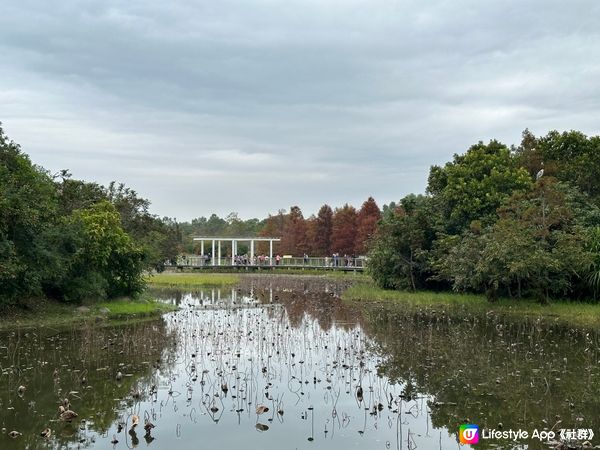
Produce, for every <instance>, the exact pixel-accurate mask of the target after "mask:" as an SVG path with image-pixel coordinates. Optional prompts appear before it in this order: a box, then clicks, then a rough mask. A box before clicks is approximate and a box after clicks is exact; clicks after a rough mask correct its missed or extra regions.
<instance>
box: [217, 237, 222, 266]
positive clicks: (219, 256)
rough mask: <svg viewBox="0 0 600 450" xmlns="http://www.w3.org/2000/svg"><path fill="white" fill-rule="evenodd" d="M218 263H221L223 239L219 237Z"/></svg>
mask: <svg viewBox="0 0 600 450" xmlns="http://www.w3.org/2000/svg"><path fill="white" fill-rule="evenodd" d="M218 265H219V266H220V265H221V240H220V239H219V262H218Z"/></svg>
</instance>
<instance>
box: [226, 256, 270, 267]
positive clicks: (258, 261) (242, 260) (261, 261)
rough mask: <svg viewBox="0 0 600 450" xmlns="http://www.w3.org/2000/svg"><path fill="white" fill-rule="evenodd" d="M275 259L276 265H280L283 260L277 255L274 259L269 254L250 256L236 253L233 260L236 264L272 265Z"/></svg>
mask: <svg viewBox="0 0 600 450" xmlns="http://www.w3.org/2000/svg"><path fill="white" fill-rule="evenodd" d="M273 261H275V264H276V265H279V262H280V261H281V256H279V255H276V256H274V257H273V259H272V260H271V257H270V256H268V255H258V256H256V255H254V256H249V255H247V254H246V255H235V256H234V257H233V262H234V265H236V266H248V265H250V266H270V265H272V264H273Z"/></svg>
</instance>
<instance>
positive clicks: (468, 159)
mask: <svg viewBox="0 0 600 450" xmlns="http://www.w3.org/2000/svg"><path fill="white" fill-rule="evenodd" d="M530 185H531V177H530V176H529V174H528V173H527V171H526V170H525V169H523V168H520V167H517V164H516V161H515V159H514V158H513V157H512V155H511V152H510V150H509V149H508V148H507V147H506V146H505V145H503V144H501V143H499V142H498V141H494V140H492V141H490V143H489V144H487V145H486V144H484V143H483V142H479V143H478V144H476V145H473V146H471V148H469V150H468V151H467V152H466V153H465V154H464V155H454V160H453V161H452V162H449V163H447V164H446V165H445V166H444V167H443V168H441V167H437V166H433V167H432V168H431V171H430V175H429V185H428V192H429V193H430V194H432V195H433V196H439V197H440V199H441V201H442V202H441V205H442V211H443V213H444V214H445V215H446V221H447V223H446V228H447V230H448V231H449V232H450V233H451V234H454V233H460V232H461V231H463V230H466V229H468V227H469V225H470V223H471V222H472V221H473V220H480V221H482V222H483V223H485V224H489V223H493V222H494V221H495V219H496V217H497V216H496V210H497V208H498V207H499V206H500V205H501V204H502V202H503V201H504V200H506V199H507V198H508V197H509V196H510V195H511V194H512V193H513V192H515V191H522V190H525V189H527V188H528V187H529V186H530Z"/></svg>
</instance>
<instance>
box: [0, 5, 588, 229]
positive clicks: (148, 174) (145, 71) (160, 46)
mask: <svg viewBox="0 0 600 450" xmlns="http://www.w3.org/2000/svg"><path fill="white" fill-rule="evenodd" d="M0 55H1V56H2V58H1V60H0V121H2V122H3V128H4V130H5V132H6V133H7V134H8V135H9V136H10V137H11V138H12V139H14V140H15V141H17V142H19V143H20V144H21V145H22V147H23V149H24V151H25V152H27V153H29V154H30V155H31V157H32V159H33V161H34V162H36V163H38V164H41V165H43V166H44V167H46V168H47V169H49V170H51V171H58V170H59V169H62V168H68V169H70V170H71V172H72V173H73V174H74V176H75V177H76V178H82V179H86V180H94V181H98V182H101V183H108V182H109V181H110V180H118V181H124V182H125V183H126V184H127V185H129V186H130V187H132V188H134V189H135V190H137V191H138V192H139V193H140V194H141V195H142V196H144V197H147V198H149V199H150V200H151V201H152V204H153V206H152V210H153V212H155V213H156V214H159V215H168V216H172V217H173V216H174V217H177V218H178V219H181V220H187V219H191V218H193V217H197V216H200V215H209V214H210V213H212V212H215V213H217V214H220V215H226V214H227V213H229V212H231V211H237V212H238V213H239V214H240V216H241V217H243V218H248V217H255V216H257V217H264V216H266V215H267V214H268V213H270V212H271V213H275V212H276V211H277V210H278V209H279V208H288V207H289V206H290V205H296V204H297V205H299V206H300V207H301V208H302V209H303V211H304V213H305V215H306V216H308V215H310V214H311V213H313V212H316V210H317V209H318V207H319V206H320V205H321V204H323V203H325V202H327V203H329V204H331V205H333V206H340V205H342V204H343V203H346V202H349V203H351V204H354V205H357V206H358V205H360V203H362V201H363V200H364V199H365V198H366V197H368V196H369V195H373V196H374V197H375V198H376V200H378V202H379V203H380V204H382V203H387V202H389V201H392V200H397V199H399V198H400V197H401V196H403V195H405V194H407V193H410V192H423V190H424V187H425V184H426V180H427V173H428V170H429V166H430V165H431V164H441V163H443V162H445V161H447V160H448V159H450V158H451V157H452V154H453V153H457V152H458V153H460V152H463V151H464V150H465V149H466V148H467V147H468V146H469V145H471V144H473V143H475V142H477V141H478V140H484V141H487V140H489V139H490V138H498V139H500V140H502V141H503V142H505V143H507V144H511V143H518V142H519V138H520V133H521V131H522V130H523V129H524V128H526V127H528V128H529V129H530V130H532V131H533V132H534V133H535V134H545V133H546V132H547V131H548V130H550V129H559V130H565V129H578V130H582V131H583V132H585V133H587V134H598V133H600V1H598V0H570V1H564V0H560V1H556V0H524V1H509V0H503V1H501V0H485V1H481V0H451V1H450V0H446V1H441V0H440V1H436V0H414V1H413V0H285V1H284V0H169V1H164V0H161V1H151V0H103V1H98V0H94V1H89V0H61V1H60V2H49V1H47V0H3V1H2V13H1V14H0Z"/></svg>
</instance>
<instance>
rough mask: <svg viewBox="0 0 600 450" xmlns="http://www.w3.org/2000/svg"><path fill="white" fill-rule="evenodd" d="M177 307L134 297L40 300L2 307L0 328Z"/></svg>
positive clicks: (144, 315)
mask: <svg viewBox="0 0 600 450" xmlns="http://www.w3.org/2000/svg"><path fill="white" fill-rule="evenodd" d="M175 309H176V307H174V306H172V305H168V304H165V303H160V302H157V301H154V300H152V299H150V298H146V297H143V298H140V299H136V300H132V299H128V298H121V299H115V300H110V301H104V302H100V303H92V304H86V305H69V304H65V303H59V302H55V301H48V300H40V301H38V302H35V304H33V305H32V306H30V307H29V308H28V309H22V308H13V309H9V310H4V311H2V314H1V315H0V330H10V329H14V328H40V327H47V328H60V327H64V326H67V325H76V324H78V323H82V324H84V323H86V322H89V321H95V322H105V323H107V324H116V323H120V322H126V321H130V320H141V319H152V318H155V317H158V316H160V315H161V314H163V313H166V312H169V311H174V310H175Z"/></svg>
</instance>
